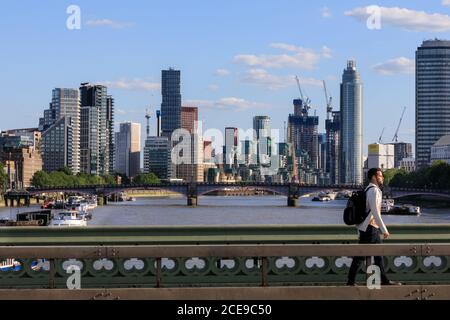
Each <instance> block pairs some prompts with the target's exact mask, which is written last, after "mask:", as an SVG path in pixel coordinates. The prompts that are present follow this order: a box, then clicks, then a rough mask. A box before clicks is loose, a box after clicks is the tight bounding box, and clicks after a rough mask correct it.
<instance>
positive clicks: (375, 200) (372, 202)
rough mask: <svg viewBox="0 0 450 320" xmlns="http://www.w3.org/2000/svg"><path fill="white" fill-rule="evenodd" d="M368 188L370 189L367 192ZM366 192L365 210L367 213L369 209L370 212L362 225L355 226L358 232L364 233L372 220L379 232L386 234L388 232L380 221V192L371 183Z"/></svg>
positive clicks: (381, 199)
mask: <svg viewBox="0 0 450 320" xmlns="http://www.w3.org/2000/svg"><path fill="white" fill-rule="evenodd" d="M370 187H372V188H370ZM368 188H370V189H369V190H367V189H368ZM366 190H367V192H366V210H367V211H368V210H369V209H370V212H369V214H368V215H367V218H366V219H365V220H364V221H363V222H362V223H360V224H358V225H356V227H357V228H358V230H361V231H366V230H367V227H368V226H369V224H370V221H371V220H372V219H374V220H375V223H376V224H377V225H378V227H379V228H380V229H381V232H382V233H387V232H388V230H387V228H386V225H385V224H384V222H383V219H381V202H382V201H383V195H382V193H381V190H380V188H378V186H377V185H375V184H373V183H369V185H368V186H367V187H366Z"/></svg>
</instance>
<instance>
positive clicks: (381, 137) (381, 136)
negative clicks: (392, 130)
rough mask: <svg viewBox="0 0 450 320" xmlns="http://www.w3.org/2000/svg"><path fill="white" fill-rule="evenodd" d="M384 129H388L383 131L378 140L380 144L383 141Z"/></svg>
mask: <svg viewBox="0 0 450 320" xmlns="http://www.w3.org/2000/svg"><path fill="white" fill-rule="evenodd" d="M384 129H386V127H384V128H383V130H381V134H380V137H379V138H378V143H381V139H383V133H384Z"/></svg>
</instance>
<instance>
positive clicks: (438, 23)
mask: <svg viewBox="0 0 450 320" xmlns="http://www.w3.org/2000/svg"><path fill="white" fill-rule="evenodd" d="M446 2H447V1H446ZM368 8H369V7H360V8H355V9H352V10H349V11H346V12H345V13H344V14H345V15H346V16H350V17H353V18H355V19H357V20H359V21H363V22H366V21H367V19H368V18H369V17H370V16H371V13H370V12H368V11H370V10H368ZM379 9H380V19H381V26H383V25H384V24H387V25H392V26H396V27H401V28H403V29H405V30H408V31H425V32H443V31H448V30H450V16H448V15H446V14H440V13H426V12H425V11H416V10H410V9H406V8H399V7H379Z"/></svg>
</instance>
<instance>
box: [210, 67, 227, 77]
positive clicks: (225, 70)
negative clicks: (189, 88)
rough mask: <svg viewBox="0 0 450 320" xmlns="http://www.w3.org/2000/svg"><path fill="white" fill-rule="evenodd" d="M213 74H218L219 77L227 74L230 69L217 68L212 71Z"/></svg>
mask: <svg viewBox="0 0 450 320" xmlns="http://www.w3.org/2000/svg"><path fill="white" fill-rule="evenodd" d="M214 74H215V75H216V76H219V77H225V76H228V75H229V74H230V71H228V70H227V69H217V70H216V71H215V72H214Z"/></svg>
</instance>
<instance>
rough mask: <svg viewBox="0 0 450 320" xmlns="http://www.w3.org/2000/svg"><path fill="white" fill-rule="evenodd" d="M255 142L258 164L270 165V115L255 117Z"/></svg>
mask: <svg viewBox="0 0 450 320" xmlns="http://www.w3.org/2000/svg"><path fill="white" fill-rule="evenodd" d="M253 130H254V137H253V140H254V143H255V144H256V162H257V164H266V165H270V152H269V149H270V145H269V143H270V138H271V131H270V118H269V117H268V116H255V117H253Z"/></svg>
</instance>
